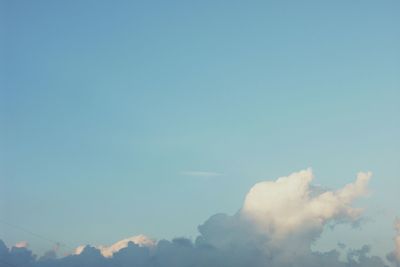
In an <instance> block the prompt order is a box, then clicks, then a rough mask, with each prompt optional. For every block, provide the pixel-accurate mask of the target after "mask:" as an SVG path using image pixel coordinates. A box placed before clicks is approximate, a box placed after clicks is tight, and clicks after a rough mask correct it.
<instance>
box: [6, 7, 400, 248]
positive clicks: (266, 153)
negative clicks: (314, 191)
mask: <svg viewBox="0 0 400 267" xmlns="http://www.w3.org/2000/svg"><path fill="white" fill-rule="evenodd" d="M399 8H400V4H399V2H398V1H330V2H327V1H326V2H324V3H322V2H321V1H301V3H300V1H279V2H278V1H251V2H247V3H244V2H241V1H201V3H200V2H196V3H195V2H194V1H153V2H149V1H116V2H114V1H113V2H111V1H64V2H61V1H59V2H55V1H1V9H2V15H1V17H2V21H1V24H2V28H1V29H0V33H1V37H0V39H2V41H1V43H2V44H1V47H2V54H1V58H2V60H1V62H2V63H0V65H1V69H2V70H3V71H2V74H1V77H0V81H1V89H0V90H1V125H0V127H1V132H0V146H1V147H0V151H1V152H0V157H1V165H0V171H1V173H0V174H1V175H0V200H1V201H0V203H1V204H0V205H1V206H0V209H1V210H0V211H1V213H0V215H1V218H3V219H4V220H6V221H7V222H9V223H12V224H15V225H18V226H21V227H24V228H27V229H30V230H31V231H33V232H35V233H40V234H42V235H44V236H46V237H49V238H50V239H53V240H59V241H62V242H64V243H67V244H69V245H70V246H73V247H75V246H77V245H79V244H82V243H93V244H109V243H112V242H114V241H116V240H119V239H122V238H125V237H127V236H132V235H135V234H140V233H144V234H147V235H149V236H152V237H155V238H172V237H176V236H182V235H184V236H187V237H193V238H194V237H195V236H196V235H197V229H196V227H197V226H198V225H199V224H201V223H202V222H203V221H205V220H206V219H207V218H208V217H209V216H210V215H212V214H215V213H217V212H226V213H228V214H232V213H234V212H236V211H237V210H238V209H239V208H240V207H241V205H242V203H243V198H244V196H245V194H246V192H247V191H248V189H249V188H250V187H251V186H252V185H253V184H254V183H256V182H258V181H261V180H268V179H275V178H277V177H279V176H284V175H287V174H289V173H292V172H293V171H298V170H301V169H304V168H307V167H312V168H313V170H314V172H315V174H316V177H317V178H316V181H315V182H316V183H319V184H322V185H323V186H326V187H327V188H338V187H341V186H343V185H344V184H346V183H348V182H351V181H353V180H354V177H355V175H356V173H357V172H358V171H372V172H373V173H374V176H373V178H372V181H371V186H370V189H371V196H370V197H369V198H368V199H366V200H363V201H360V203H358V204H359V206H361V207H364V208H366V217H367V219H366V220H365V221H366V222H365V224H364V225H363V227H362V228H361V229H356V230H354V229H350V227H344V226H340V227H338V228H336V230H335V231H334V232H329V231H328V232H327V233H326V235H325V236H323V237H322V239H321V240H320V246H321V248H323V247H324V246H326V247H327V246H329V245H331V244H335V243H336V242H337V239H341V240H344V241H345V242H347V243H349V244H354V245H355V246H357V245H360V244H364V243H374V244H376V245H375V246H374V250H376V251H377V252H378V253H383V252H386V251H388V250H389V249H390V248H391V246H392V240H391V238H392V236H393V231H392V224H393V220H394V218H395V217H396V215H397V216H400V209H399V205H398V203H400V202H399V201H400V197H399V193H400V192H399V188H400V177H399V173H400V141H399V136H400V123H399V115H400V105H399V99H400V75H399V71H400V50H399V47H400V30H399V25H400V17H399V16H398V10H399ZM207 173H209V175H207ZM350 232H351V233H352V234H351V235H349V233H350ZM366 233H368V234H366ZM0 237H1V239H3V240H5V241H6V243H10V244H14V243H16V242H17V241H21V240H28V241H29V242H30V243H31V246H32V248H33V249H34V250H37V251H43V250H45V249H47V248H48V247H49V244H48V243H46V242H45V241H43V240H40V239H37V238H35V237H32V236H30V235H27V233H26V232H23V231H20V230H18V229H15V228H12V227H9V226H6V225H4V224H3V225H0Z"/></svg>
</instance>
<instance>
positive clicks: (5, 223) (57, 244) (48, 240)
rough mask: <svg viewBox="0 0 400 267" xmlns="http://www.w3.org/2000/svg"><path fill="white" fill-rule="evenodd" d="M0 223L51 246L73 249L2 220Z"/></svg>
mask: <svg viewBox="0 0 400 267" xmlns="http://www.w3.org/2000/svg"><path fill="white" fill-rule="evenodd" d="M0 223H2V224H4V225H7V226H9V227H13V228H15V229H18V230H20V231H23V232H25V233H27V234H30V235H32V236H35V237H36V238H39V239H42V240H45V241H47V242H50V243H51V244H53V245H56V246H59V247H67V248H70V249H73V248H72V247H71V246H69V245H67V244H65V243H63V242H59V241H56V240H53V239H50V238H48V237H45V236H43V235H41V234H38V233H35V232H32V231H31V230H29V229H26V228H24V227H21V226H19V225H16V224H12V223H9V222H6V221H4V220H2V219H0Z"/></svg>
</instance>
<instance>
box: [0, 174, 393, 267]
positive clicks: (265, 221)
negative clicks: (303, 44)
mask: <svg viewBox="0 0 400 267" xmlns="http://www.w3.org/2000/svg"><path fill="white" fill-rule="evenodd" d="M370 176H371V174H370V173H359V174H358V176H357V179H356V180H355V182H353V183H350V184H348V185H346V186H344V187H343V188H341V189H339V190H335V191H326V190H325V191H324V190H321V189H320V188H317V187H314V186H312V185H311V182H312V180H313V175H312V171H311V170H310V169H308V170H304V171H300V172H297V173H293V174H291V175H289V176H287V177H281V178H279V179H277V180H276V181H266V182H261V183H258V184H256V185H254V186H253V188H252V189H251V190H250V191H249V193H248V194H247V196H246V198H245V201H244V204H243V207H242V208H241V209H240V210H239V211H238V212H237V213H236V214H234V215H226V214H216V215H213V216H211V217H210V218H209V219H208V220H207V221H206V222H204V223H203V224H202V225H200V226H199V228H198V229H199V233H200V234H199V236H198V237H197V238H196V240H195V241H194V242H193V241H191V240H189V239H186V238H177V239H173V240H171V241H169V240H161V241H159V242H157V243H156V242H154V241H153V240H151V239H149V238H147V237H145V236H135V237H132V238H128V239H124V240H121V241H119V242H117V243H115V244H113V245H111V246H98V247H91V246H82V247H80V248H78V250H77V251H76V253H75V254H72V255H69V256H66V257H63V258H59V259H57V258H55V257H53V256H52V255H50V256H51V257H42V258H41V259H39V260H36V258H35V256H34V255H32V253H31V252H30V251H29V250H28V249H27V248H15V247H13V248H11V249H8V248H7V247H6V246H5V245H4V244H3V243H1V242H0V267H3V266H4V267H5V266H7V265H6V264H4V262H7V263H11V264H14V265H15V266H17V267H18V266H21V267H22V266H24V267H25V266H26V267H56V266H57V267H73V266H86V267H116V266H118V267H125V266H126V267H128V266H141V267H172V266H174V267H183V266H193V267H203V266H208V267H224V266H226V267H228V266H229V267H244V266H252V267H265V266H269V267H289V266H295V267H320V266H324V267H384V266H386V265H385V264H384V262H383V261H382V259H380V258H379V257H374V256H370V255H369V247H368V246H364V247H362V248H361V249H358V250H355V249H350V250H347V254H346V255H345V256H347V257H346V259H347V260H346V261H341V260H340V253H339V252H338V251H337V250H332V251H329V252H326V253H320V252H315V251H312V250H311V244H312V242H313V241H314V240H316V239H318V237H319V236H320V234H321V233H322V231H323V229H324V226H325V225H326V224H328V223H330V222H333V223H337V222H340V223H352V222H354V221H355V220H357V219H358V218H359V217H360V215H361V210H360V209H357V208H355V207H353V205H352V202H353V200H355V199H356V198H358V197H360V196H363V195H365V194H366V193H367V185H368V181H369V179H370ZM397 240H399V239H397ZM396 242H397V241H396ZM16 250H19V251H16ZM397 251H398V250H397ZM396 253H397V252H394V253H392V254H393V257H396V255H398V254H396ZM392 254H391V255H392ZM16 255H18V256H16ZM20 255H24V257H21V256H20ZM22 259H23V260H22ZM391 259H392V258H391ZM393 259H394V258H393Z"/></svg>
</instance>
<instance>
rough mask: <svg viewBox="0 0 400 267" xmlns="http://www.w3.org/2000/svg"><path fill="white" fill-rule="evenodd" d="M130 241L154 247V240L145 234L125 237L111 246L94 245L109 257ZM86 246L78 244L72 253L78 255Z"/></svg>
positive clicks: (126, 245)
mask: <svg viewBox="0 0 400 267" xmlns="http://www.w3.org/2000/svg"><path fill="white" fill-rule="evenodd" d="M130 242H132V243H134V244H136V245H138V246H145V247H154V246H155V244H156V242H155V241H154V240H153V239H150V238H149V237H147V236H145V235H137V236H132V237H130V238H126V239H123V240H120V241H118V242H116V243H114V244H112V245H111V246H96V248H97V249H99V250H100V252H101V254H102V255H103V256H104V257H107V258H110V257H112V256H113V254H114V253H116V252H118V251H120V250H121V249H123V248H126V247H128V245H129V243H130ZM85 247H86V246H79V247H77V248H76V249H75V251H74V254H75V255H79V254H81V253H82V252H83V250H84V249H85Z"/></svg>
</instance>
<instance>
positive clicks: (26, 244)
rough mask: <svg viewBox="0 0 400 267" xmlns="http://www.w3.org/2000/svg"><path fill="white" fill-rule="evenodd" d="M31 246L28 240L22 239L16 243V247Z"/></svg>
mask: <svg viewBox="0 0 400 267" xmlns="http://www.w3.org/2000/svg"><path fill="white" fill-rule="evenodd" d="M28 246H29V243H28V241H20V242H18V243H17V244H15V246H14V247H16V248H27V247H28Z"/></svg>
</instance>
